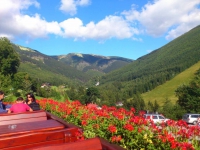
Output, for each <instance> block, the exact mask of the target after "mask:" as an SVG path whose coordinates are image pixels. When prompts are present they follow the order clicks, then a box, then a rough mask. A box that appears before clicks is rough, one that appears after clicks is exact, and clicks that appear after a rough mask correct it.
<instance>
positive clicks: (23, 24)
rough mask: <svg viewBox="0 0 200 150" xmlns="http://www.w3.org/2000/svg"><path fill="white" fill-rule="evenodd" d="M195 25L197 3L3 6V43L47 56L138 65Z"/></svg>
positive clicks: (42, 0) (3, 0) (0, 0)
mask: <svg viewBox="0 0 200 150" xmlns="http://www.w3.org/2000/svg"><path fill="white" fill-rule="evenodd" d="M197 25H200V1H199V0H149V1H147V0H0V37H7V38H9V39H10V40H11V41H12V42H13V43H15V44H19V45H21V46H24V47H29V48H32V49H35V50H38V51H39V52H41V53H44V54H46V55H63V54H68V53H83V54H96V55H103V56H120V57H125V58H130V59H137V58H139V57H141V56H144V55H146V54H148V53H150V52H151V51H153V50H155V49H158V48H160V47H162V46H163V45H165V44H167V43H168V42H170V41H171V40H173V39H175V38H177V37H178V36H180V35H182V34H184V33H185V32H187V31H189V30H190V29H192V28H194V27H196V26H197Z"/></svg>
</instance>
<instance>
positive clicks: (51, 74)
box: [13, 44, 90, 85]
mask: <svg viewBox="0 0 200 150" xmlns="http://www.w3.org/2000/svg"><path fill="white" fill-rule="evenodd" d="M13 47H14V49H15V50H16V51H17V52H18V53H19V55H20V67H19V71H22V72H28V73H29V74H30V76H31V77H32V78H34V79H37V80H38V81H41V82H49V83H51V84H54V85H60V84H69V83H71V84H73V83H75V82H79V83H80V82H82V83H83V82H86V81H87V80H89V78H90V76H88V75H86V74H84V73H83V72H81V71H79V70H77V69H75V68H73V67H71V66H69V65H66V64H64V63H62V62H59V61H57V60H55V59H53V58H51V57H50V56H47V55H44V54H42V53H40V52H38V51H36V50H32V49H30V48H25V47H22V46H18V45H14V44H13Z"/></svg>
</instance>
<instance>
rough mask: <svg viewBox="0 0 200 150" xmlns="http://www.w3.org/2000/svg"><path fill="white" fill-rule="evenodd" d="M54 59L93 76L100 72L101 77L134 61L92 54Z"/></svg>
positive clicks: (55, 57) (56, 57)
mask: <svg viewBox="0 0 200 150" xmlns="http://www.w3.org/2000/svg"><path fill="white" fill-rule="evenodd" d="M52 58H54V59H56V60H58V61H61V62H63V63H65V64H67V65H70V66H72V67H74V68H76V69H77V70H80V71H83V72H86V73H88V72H89V74H91V71H93V72H99V75H101V74H105V73H108V72H111V71H113V70H116V69H119V68H121V67H123V66H125V65H127V64H129V63H131V62H133V60H131V59H127V58H122V57H114V56H110V57H106V56H100V55H92V54H81V53H69V54H67V55H58V56H52ZM96 74H98V73H96Z"/></svg>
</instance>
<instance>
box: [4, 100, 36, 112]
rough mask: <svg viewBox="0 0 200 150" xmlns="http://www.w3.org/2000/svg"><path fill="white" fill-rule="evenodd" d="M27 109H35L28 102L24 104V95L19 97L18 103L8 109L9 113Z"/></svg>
mask: <svg viewBox="0 0 200 150" xmlns="http://www.w3.org/2000/svg"><path fill="white" fill-rule="evenodd" d="M26 111H33V110H32V109H31V108H30V107H29V106H28V105H27V104H24V99H23V98H22V97H18V98H17V100H16V103H15V104H13V105H12V106H11V108H10V109H9V110H8V113H11V112H13V113H22V112H26Z"/></svg>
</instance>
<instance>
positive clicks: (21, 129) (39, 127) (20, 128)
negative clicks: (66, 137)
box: [0, 120, 65, 138]
mask: <svg viewBox="0 0 200 150" xmlns="http://www.w3.org/2000/svg"><path fill="white" fill-rule="evenodd" d="M63 128H65V127H64V125H63V124H61V123H59V122H57V121H55V120H44V121H37V122H27V123H19V124H10V125H1V126H0V138H1V137H5V136H13V135H19V134H25V133H33V132H38V131H49V130H58V129H63Z"/></svg>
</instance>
